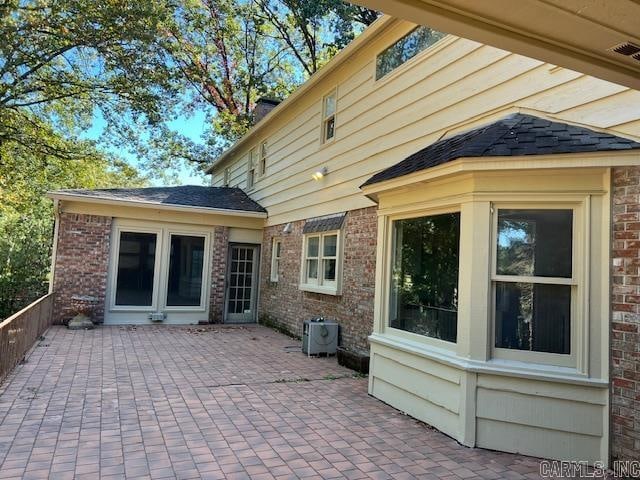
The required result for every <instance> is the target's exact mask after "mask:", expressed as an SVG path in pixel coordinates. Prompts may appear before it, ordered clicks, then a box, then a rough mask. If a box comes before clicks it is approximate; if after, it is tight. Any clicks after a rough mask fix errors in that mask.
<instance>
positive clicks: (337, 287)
mask: <svg viewBox="0 0 640 480" xmlns="http://www.w3.org/2000/svg"><path fill="white" fill-rule="evenodd" d="M332 236H335V237H336V255H335V256H330V257H327V256H324V239H325V237H332ZM311 238H318V256H317V257H309V256H308V255H307V253H308V245H309V240H310V239H311ZM308 260H317V261H318V278H315V279H310V278H308V271H307V269H308V267H307V261H308ZM324 260H335V261H336V277H335V280H325V279H324ZM341 288H342V231H341V230H330V231H326V232H314V233H307V234H305V235H304V237H303V242H302V260H301V268H300V285H299V289H300V290H304V291H307V292H315V293H324V294H327V295H340V294H341Z"/></svg>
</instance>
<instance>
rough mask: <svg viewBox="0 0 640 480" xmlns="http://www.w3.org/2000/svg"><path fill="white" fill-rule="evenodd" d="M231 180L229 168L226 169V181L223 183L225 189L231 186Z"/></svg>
mask: <svg viewBox="0 0 640 480" xmlns="http://www.w3.org/2000/svg"><path fill="white" fill-rule="evenodd" d="M230 179H231V168H230V167H227V168H225V169H224V179H223V181H222V182H223V185H224V186H225V187H228V186H229V181H230Z"/></svg>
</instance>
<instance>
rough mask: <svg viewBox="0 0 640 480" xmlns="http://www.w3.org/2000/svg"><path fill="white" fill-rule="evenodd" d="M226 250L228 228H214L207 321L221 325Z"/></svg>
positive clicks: (227, 246)
mask: <svg viewBox="0 0 640 480" xmlns="http://www.w3.org/2000/svg"><path fill="white" fill-rule="evenodd" d="M228 248H229V228H228V227H215V230H214V233H213V250H212V254H211V263H212V268H211V305H210V307H209V321H210V322H211V323H222V320H223V311H224V293H225V292H224V290H225V289H224V283H225V277H226V273H227V255H228Z"/></svg>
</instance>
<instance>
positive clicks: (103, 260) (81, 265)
mask: <svg viewBox="0 0 640 480" xmlns="http://www.w3.org/2000/svg"><path fill="white" fill-rule="evenodd" d="M110 235H111V217H99V216H96V215H81V214H75V213H62V214H60V219H59V225H58V245H57V247H56V248H57V249H56V264H55V271H54V282H53V289H54V292H55V293H56V301H55V307H54V322H55V323H62V322H66V321H67V320H69V319H70V318H71V317H72V316H73V314H74V313H73V312H72V310H71V309H70V306H69V304H70V299H71V296H72V295H91V296H93V297H96V298H97V299H98V306H97V308H96V310H95V313H94V321H102V320H103V318H104V299H105V291H106V288H107V268H108V265H109V241H110V240H109V239H110Z"/></svg>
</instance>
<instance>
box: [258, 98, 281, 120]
mask: <svg viewBox="0 0 640 480" xmlns="http://www.w3.org/2000/svg"><path fill="white" fill-rule="evenodd" d="M279 103H280V100H276V99H274V98H268V97H260V98H259V99H258V101H257V102H256V106H255V108H254V109H253V124H254V125H255V124H256V123H258V122H259V121H260V120H262V119H263V118H264V117H266V116H267V114H268V113H269V112H270V111H271V110H273V109H274V108H276V107H277V106H278V104H279Z"/></svg>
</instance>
